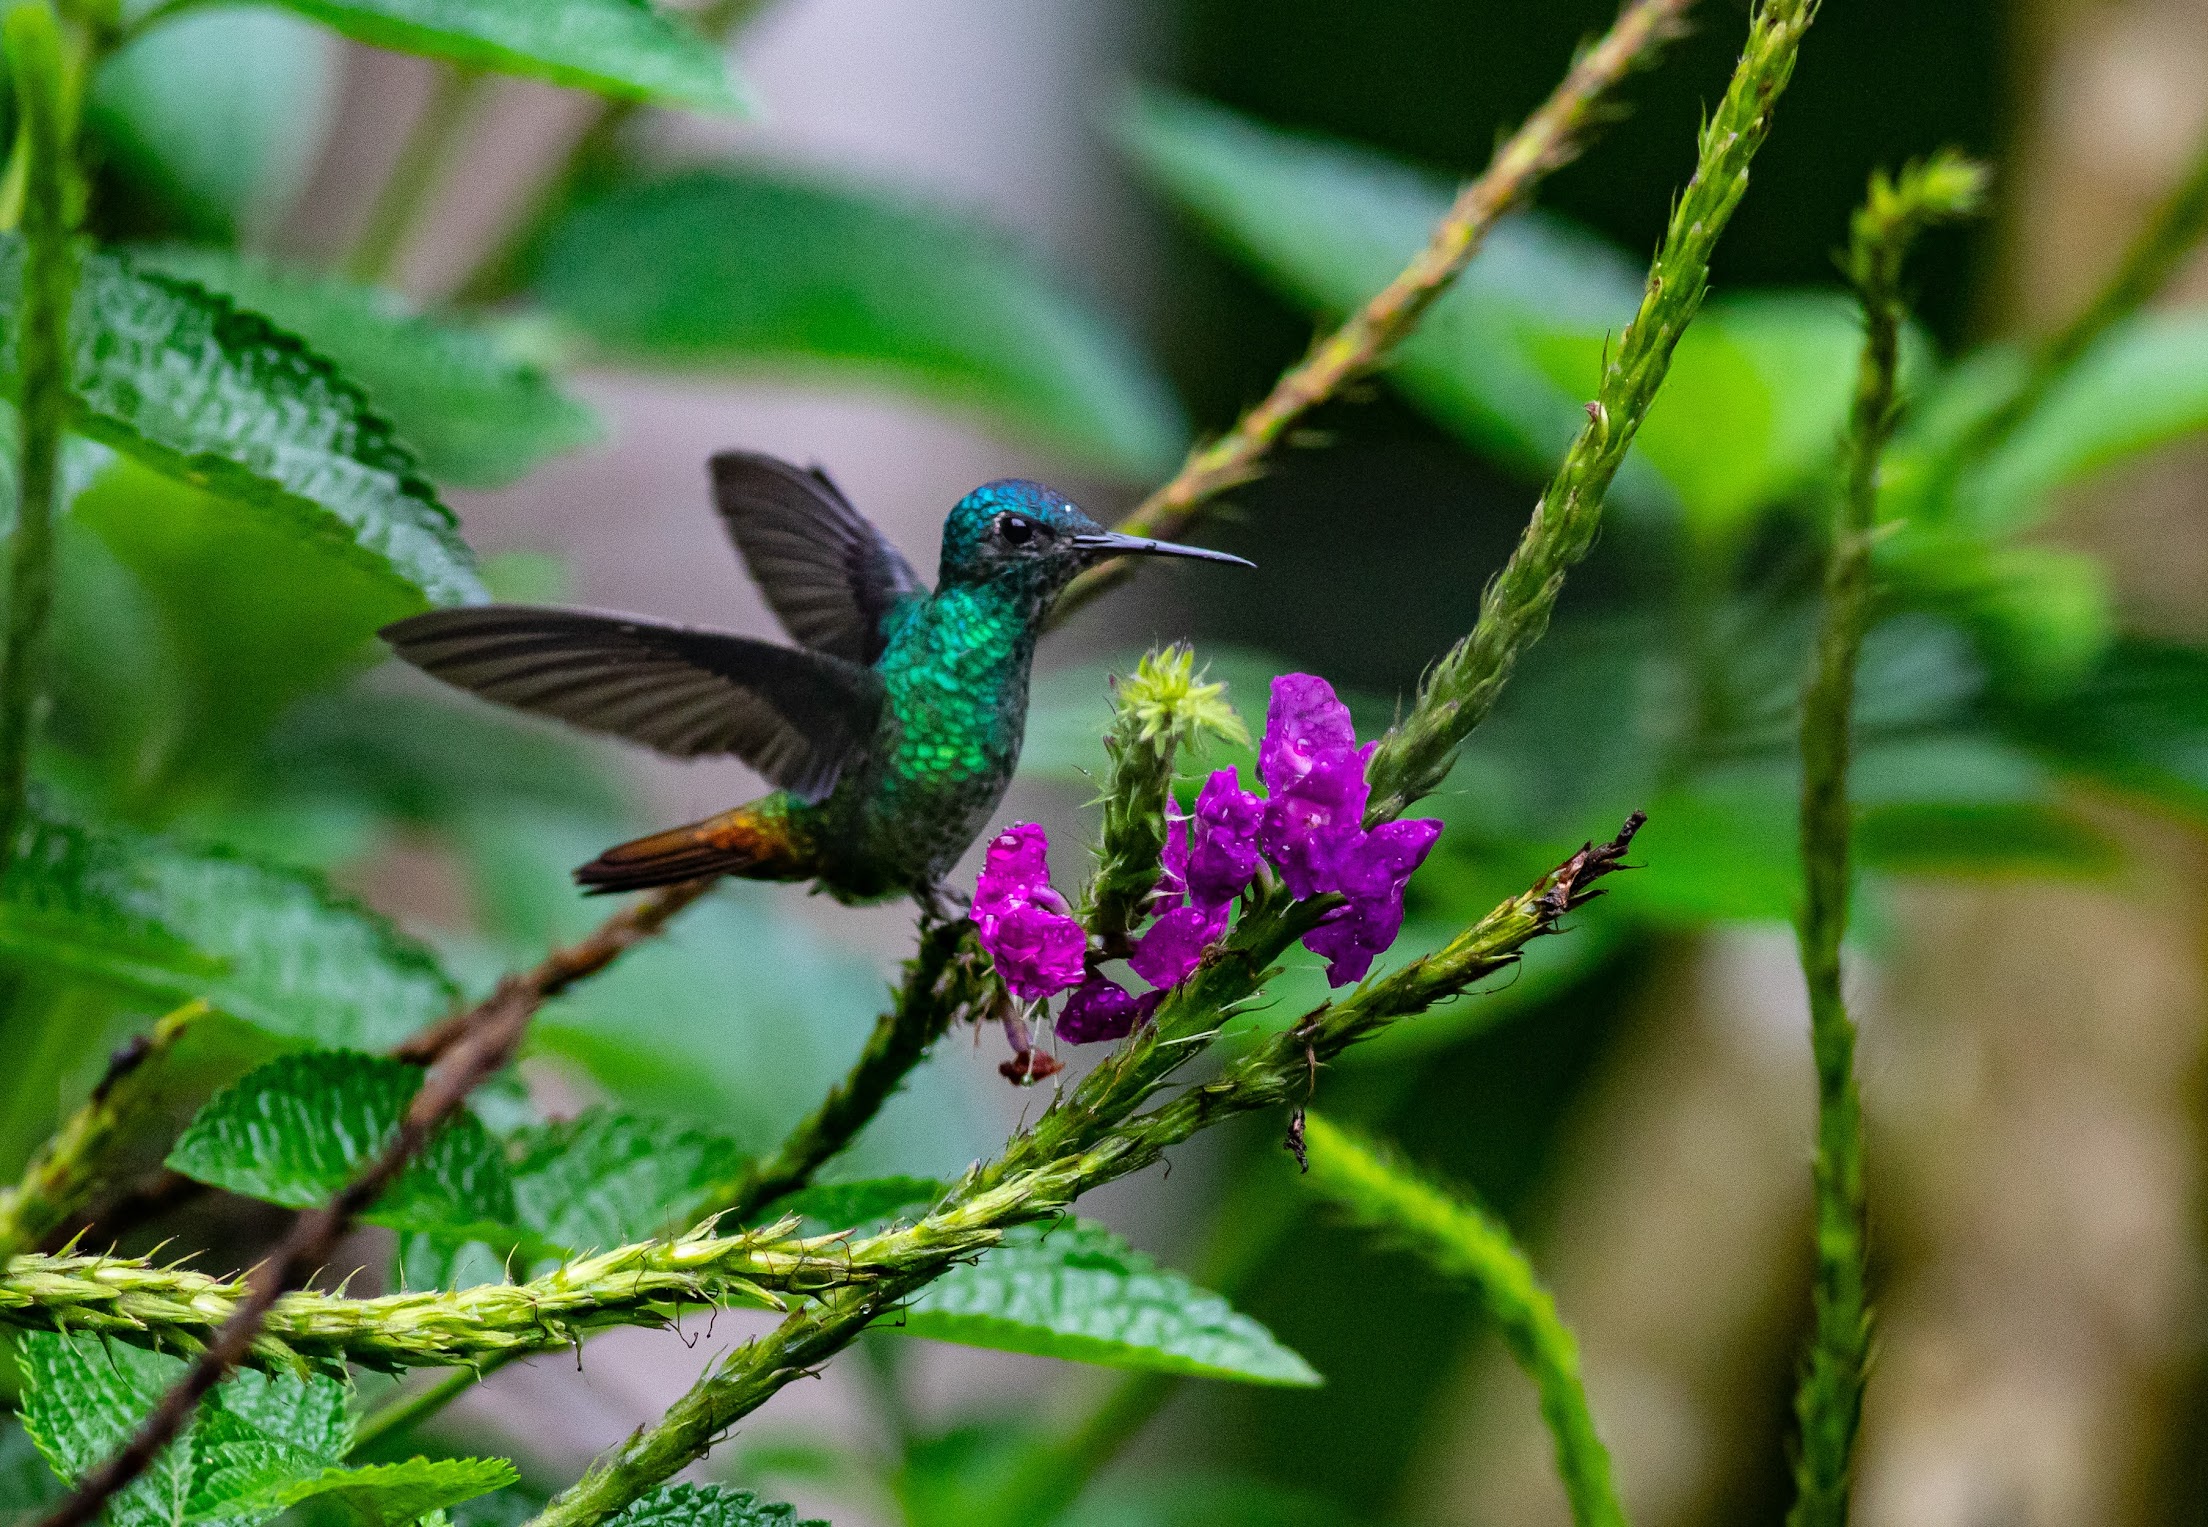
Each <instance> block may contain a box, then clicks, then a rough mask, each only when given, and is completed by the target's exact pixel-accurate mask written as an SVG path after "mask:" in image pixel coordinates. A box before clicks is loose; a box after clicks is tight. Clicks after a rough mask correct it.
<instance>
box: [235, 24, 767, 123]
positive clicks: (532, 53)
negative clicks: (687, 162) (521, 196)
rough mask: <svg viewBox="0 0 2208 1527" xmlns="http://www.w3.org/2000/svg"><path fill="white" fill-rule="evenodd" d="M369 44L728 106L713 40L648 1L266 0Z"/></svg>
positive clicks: (725, 74) (733, 105)
mask: <svg viewBox="0 0 2208 1527" xmlns="http://www.w3.org/2000/svg"><path fill="white" fill-rule="evenodd" d="M274 3H276V4H279V5H282V6H284V7H285V8H286V9H287V10H293V11H297V12H298V13H299V14H300V15H302V16H305V17H308V18H310V19H311V20H314V21H319V22H321V23H322V24H323V25H324V26H326V27H329V28H331V29H333V30H335V31H338V32H342V33H344V34H345V35H346V36H347V37H350V38H353V39H355V40H356V41H359V42H364V43H367V44H369V45H370V46H371V47H377V48H390V49H393V50H394V51H397V52H400V53H422V54H427V55H428V56H429V57H431V58H443V59H449V60H451V61H452V62H453V63H456V64H461V65H465V66H467V67H470V68H476V69H491V70H496V71H497V72H499V73H501V74H519V75H522V76H524V77H526V78H529V79H540V80H547V81H550V82H551V83H552V84H555V85H569V86H573V87H575V88H576V89H579V90H594V91H596V92H598V93H599V94H600V95H610V96H616V97H620V98H623V99H628V100H638V101H658V102H662V103H664V104H666V105H670V106H694V107H698V108H700V109H702V110H706V111H737V110H741V109H742V108H743V107H744V105H745V97H744V94H743V91H742V89H741V87H740V86H739V85H738V84H737V81H736V78H735V76H734V75H733V74H732V73H731V72H730V70H729V67H728V64H727V61H726V60H724V59H723V58H722V57H721V51H720V49H719V48H718V47H717V46H715V45H714V44H713V43H711V42H708V41H707V40H706V39H705V38H704V37H702V36H700V35H699V34H698V32H697V30H696V29H695V28H693V27H691V26H690V25H689V24H688V23H687V22H685V21H683V20H681V19H680V18H678V17H676V16H674V15H671V14H669V13H667V12H664V11H661V10H660V9H659V8H658V7H657V6H654V5H653V4H651V3H650V0H274Z"/></svg>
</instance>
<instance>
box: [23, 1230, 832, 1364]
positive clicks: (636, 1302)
mask: <svg viewBox="0 0 2208 1527" xmlns="http://www.w3.org/2000/svg"><path fill="white" fill-rule="evenodd" d="M795 1224H796V1222H795V1221H794V1220H790V1221H784V1222H783V1223H781V1224H778V1225H773V1226H769V1227H767V1228H765V1229H762V1230H758V1231H753V1232H749V1233H746V1234H743V1235H733V1236H720V1235H714V1234H712V1233H711V1226H710V1225H708V1226H705V1227H701V1229H700V1230H698V1231H695V1232H693V1233H692V1234H690V1235H688V1236H685V1237H683V1238H681V1239H680V1240H673V1241H644V1242H640V1243H638V1244H636V1245H633V1246H621V1247H616V1248H615V1249H613V1250H611V1251H606V1252H600V1253H598V1254H596V1255H593V1256H587V1257H581V1258H578V1259H577V1260H575V1261H573V1262H569V1263H567V1264H566V1265H565V1266H562V1267H560V1268H558V1269H556V1270H554V1271H552V1272H549V1273H547V1274H545V1275H544V1276H542V1277H540V1278H533V1279H531V1280H529V1281H528V1282H526V1283H483V1284H478V1285H476V1286H475V1287H473V1288H465V1289H460V1290H457V1291H455V1292H439V1291H428V1292H422V1293H404V1294H388V1295H385V1296H384V1297H382V1298H378V1299H348V1298H345V1297H343V1296H342V1295H339V1294H320V1293H312V1292H299V1293H291V1294H286V1295H284V1296H283V1297H282V1298H281V1299H279V1300H277V1301H276V1304H275V1306H274V1307H273V1308H272V1309H271V1310H270V1311H269V1315H268V1320H267V1323H266V1324H265V1325H264V1326H263V1327H262V1328H261V1332H260V1334H259V1336H258V1337H257V1338H256V1339H255V1341H254V1343H253V1348H252V1357H253V1360H254V1361H255V1362H256V1363H259V1364H262V1365H264V1366H297V1365H298V1364H299V1363H301V1362H303V1361H305V1360H308V1359H315V1360H323V1361H343V1362H350V1363H358V1364H360V1365H361V1366H363V1367H368V1368H386V1369H395V1368H424V1367H449V1366H455V1365H474V1364H479V1363H484V1362H487V1361H496V1360H499V1359H502V1358H504V1357H507V1356H510V1355H514V1354H519V1353H527V1352H543V1351H548V1350H552V1349H556V1348H559V1347H565V1346H569V1345H571V1344H573V1343H574V1342H576V1341H579V1340H581V1338H582V1337H583V1336H584V1335H586V1334H587V1333H589V1332H591V1331H595V1330H598V1329H601V1328H603V1327H606V1326H615V1325H663V1324H665V1323H667V1322H668V1321H670V1320H672V1319H673V1318H674V1317H675V1316H677V1315H679V1314H680V1313H682V1311H683V1310H684V1309H686V1308H693V1309H694V1308H701V1307H704V1306H707V1305H728V1304H740V1305H751V1306H754V1307H758V1308H763V1309H774V1310H781V1309H787V1308H788V1304H787V1302H786V1300H785V1299H784V1297H783V1296H784V1295H785V1294H795V1293H800V1292H803V1291H808V1290H814V1289H824V1288H831V1287H838V1286H842V1285H846V1284H849V1283H852V1282H854V1281H863V1280H864V1279H866V1278H867V1277H868V1276H869V1274H868V1272H867V1270H866V1269H865V1268H863V1267H855V1266H853V1265H852V1264H851V1263H850V1262H849V1261H848V1259H847V1258H846V1257H845V1255H844V1252H845V1250H846V1245H847V1243H846V1241H845V1239H844V1238H843V1237H839V1236H814V1237H805V1238H800V1237H797V1236H794V1235H793V1234H791V1232H792V1230H793V1229H794V1227H795ZM246 1292H247V1289H246V1285H245V1283H244V1281H243V1280H242V1279H237V1278H215V1277H209V1276H208V1275H207V1274H205V1273H195V1272H188V1271H186V1270H184V1269H182V1268H177V1267H157V1266H154V1265H153V1264H151V1263H149V1262H146V1261H144V1260H142V1259H138V1258H130V1257H95V1256H39V1255H35V1254H34V1255H26V1256H19V1257H14V1258H11V1259H10V1260H9V1261H8V1263H7V1265H6V1267H5V1268H4V1269H0V1324H6V1325H13V1326H16V1327H18V1328H20V1329H32V1330H67V1331H92V1332H97V1333H99V1334H101V1335H103V1336H111V1337H115V1338H118V1339H120V1340H123V1341H128V1342H131V1343H133V1344H135V1345H141V1346H156V1347H163V1348H167V1349H170V1350H174V1351H186V1352H192V1351H197V1350H199V1349H200V1348H201V1347H202V1346H203V1345H204V1344H205V1342H206V1339H207V1337H208V1336H209V1335H210V1334H211V1333H212V1332H213V1331H215V1330H216V1329H218V1328H219V1327H220V1326H221V1325H222V1324H223V1323H224V1322H225V1321H226V1320H228V1319H229V1318H230V1316H231V1315H232V1314H233V1313H234V1312H235V1311H236V1309H237V1307H238V1304H239V1301H240V1300H242V1299H243V1298H244V1297H245V1296H246Z"/></svg>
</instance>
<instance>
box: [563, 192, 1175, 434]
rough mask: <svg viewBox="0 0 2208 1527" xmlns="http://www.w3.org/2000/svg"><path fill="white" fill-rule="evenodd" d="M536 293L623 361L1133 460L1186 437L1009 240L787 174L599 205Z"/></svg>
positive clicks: (887, 199)
mask: <svg viewBox="0 0 2208 1527" xmlns="http://www.w3.org/2000/svg"><path fill="white" fill-rule="evenodd" d="M537 294H538V296H539V297H540V298H541V299H542V300H543V302H544V303H545V305H546V306H547V307H549V308H550V309H551V310H552V311H553V312H555V313H557V314H558V315H559V316H561V317H562V318H564V319H566V320H567V321H568V322H569V323H570V324H572V325H573V326H574V327H575V328H577V329H579V330H580V331H581V332H582V333H583V334H584V335H586V336H588V337H589V338H590V339H591V340H592V341H593V342H594V343H595V344H596V345H597V346H598V347H599V348H600V349H601V350H602V351H603V352H604V353H606V354H608V355H610V356H612V357H615V358H617V359H627V360H635V361H640V362H644V363H647V364H651V365H675V366H693V367H706V366H710V367H742V368H757V367H778V368H783V369H794V370H797V371H799V372H808V371H811V372H818V371H822V370H833V371H836V372H839V373H841V374H844V375H850V376H856V377H859V378H862V379H870V380H879V381H884V382H889V383H893V384H896V385H898V386H901V387H905V388H908V389H911V390H913V391H916V392H919V393H921V394H922V395H924V396H927V397H930V398H935V399H940V400H942V401H944V402H947V403H950V404H953V405H956V406H960V407H965V408H970V409H974V410H977V411H979V412H980V413H982V414H983V415H984V416H986V417H987V418H990V419H992V420H995V421H997V422H999V423H1001V424H1003V425H1006V426H1008V427H1010V428H1012V429H1014V430H1016V431H1018V432H1019V433H1022V434H1025V435H1029V436H1033V437H1036V438H1038V439H1039V440H1041V441H1043V442H1045V443H1047V444H1049V445H1051V446H1054V447H1056V448H1058V449H1061V450H1065V451H1067V452H1070V453H1072V454H1073V455H1075V456H1077V457H1080V458H1082V459H1085V460H1088V461H1093V462H1095V463H1098V464H1100V465H1103V466H1106V467H1111V468H1114V469H1117V470H1120V471H1124V472H1130V473H1148V472H1154V471H1157V470H1159V469H1161V468H1162V467H1165V466H1167V465H1169V464H1170V463H1171V460H1172V458H1173V456H1174V455H1175V453H1176V452H1177V451H1178V449H1179V447H1180V445H1181V442H1182V438H1183V427H1182V423H1181V419H1180V415H1179V411H1178V409H1177V408H1176V407H1175V405H1174V403H1173V400H1172V398H1171V396H1170V395H1169V394H1168V393H1167V392H1166V390H1165V388H1164V386H1163V384H1162V383H1160V382H1159V381H1158V380H1157V379H1156V378H1155V377H1154V376H1153V375H1152V373H1151V372H1150V371H1149V370H1148V369H1147V368H1146V367H1145V366H1144V364H1143V363H1142V361H1141V359H1140V358H1139V357H1138V356H1137V355H1136V353H1135V352H1134V351H1133V349H1132V348H1131V347H1130V346H1129V345H1128V344H1127V342H1126V341H1125V340H1124V339H1123V338H1122V336H1121V335H1119V334H1118V333H1117V332H1116V331H1114V330H1113V329H1112V328H1111V327H1110V326H1109V325H1108V324H1106V323H1105V322H1104V321H1103V320H1101V319H1100V318H1098V317H1097V316H1096V315H1095V314H1094V313H1093V312H1092V311H1091V310H1090V309H1089V307H1088V306H1087V305H1086V304H1084V303H1082V302H1081V301H1079V300H1078V299H1077V298H1075V297H1074V296H1073V295H1072V294H1071V293H1070V292H1069V291H1068V290H1067V289H1066V288H1065V287H1064V286H1063V285H1062V284H1061V283H1060V282H1058V281H1057V280H1056V279H1054V278H1053V277H1052V276H1051V275H1050V273H1049V272H1047V271H1045V270H1044V269H1043V268H1042V267H1041V266H1040V265H1039V264H1038V263H1037V262H1036V260H1035V259H1034V258H1033V257H1032V256H1030V255H1028V254H1027V253H1025V252H1023V251H1022V250H1020V249H1019V248H1017V247H1015V246H1014V245H1013V244H1012V243H1011V242H1010V241H1009V240H1007V239H1005V238H1003V237H1002V236H1000V235H998V234H996V233H994V232H992V231H990V230H988V229H986V228H984V227H981V226H980V225H978V224H975V223H972V222H969V221H965V220H962V219H960V218H958V217H955V216H952V215H951V214H949V213H946V212H944V211H941V210H939V209H936V208H932V207H926V206H922V205H918V204H916V203H912V202H909V201H905V200H903V199H900V198H898V197H895V196H891V195H887V194H884V193H881V192H876V191H868V190H861V189H858V188H855V187H849V186H842V185H835V184H828V183H822V182H817V181H812V180H807V179H802V178H799V177H797V176H796V175H794V174H792V173H790V172H787V171H779V170H767V169H755V168H749V167H741V168H739V167H725V168H720V169H710V170H695V171H691V172H688V173H685V174H681V175H676V176H673V177H671V178H669V179H665V180H660V181H657V182H654V183H651V184H645V185H634V186H629V187H626V188H624V189H621V190H619V191H616V192H615V193H613V194H612V195H610V196H608V197H607V198H605V199H604V200H601V201H597V202H593V203H589V204H587V205H585V206H583V207H581V208H579V209H578V210H576V211H575V212H573V213H571V214H570V215H569V216H568V218H567V220H566V222H565V223H563V224H562V225H561V226H560V227H559V228H558V229H557V230H555V232H554V233H553V235H552V237H551V240H550V243H549V245H548V247H547V249H546V252H545V256H544V260H543V264H542V267H541V268H540V270H539V272H538V275H537Z"/></svg>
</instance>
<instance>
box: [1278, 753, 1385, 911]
mask: <svg viewBox="0 0 2208 1527" xmlns="http://www.w3.org/2000/svg"><path fill="white" fill-rule="evenodd" d="M1371 756H1372V749H1371V748H1369V747H1368V748H1365V749H1363V750H1362V751H1360V750H1358V749H1357V748H1356V747H1354V746H1352V747H1347V748H1340V749H1335V750H1332V751H1329V752H1325V753H1321V754H1318V755H1316V756H1315V757H1314V758H1312V760H1311V762H1310V767H1309V768H1307V769H1306V770H1305V771H1304V772H1303V773H1301V774H1299V775H1297V776H1295V777H1294V778H1292V779H1289V780H1287V781H1285V782H1284V783H1282V784H1280V785H1276V786H1274V787H1273V796H1272V799H1271V800H1269V801H1267V802H1266V803H1265V820H1264V824H1263V825H1262V826H1261V827H1260V828H1259V830H1258V845H1259V846H1260V847H1261V848H1263V849H1264V850H1265V857H1266V858H1268V859H1270V860H1272V861H1273V863H1274V864H1276V865H1278V866H1279V867H1280V878H1281V879H1282V880H1283V881H1284V882H1285V883H1286V884H1287V886H1288V892H1289V894H1290V895H1292V896H1295V897H1297V898H1298V899H1301V898H1303V897H1307V896H1317V895H1319V894H1321V893H1322V892H1326V891H1332V890H1338V889H1340V887H1339V885H1338V884H1337V882H1338V880H1339V878H1340V870H1339V863H1340V860H1341V858H1342V856H1343V855H1344V854H1345V853H1347V852H1348V851H1349V850H1350V849H1351V848H1352V847H1353V846H1354V845H1355V843H1356V841H1357V838H1358V836H1359V834H1360V833H1361V832H1362V831H1363V828H1364V817H1365V801H1366V800H1367V798H1368V797H1369V796H1370V795H1371V793H1372V792H1371V789H1370V787H1369V786H1367V785H1366V783H1365V760H1366V759H1368V758H1370V757H1371Z"/></svg>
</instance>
